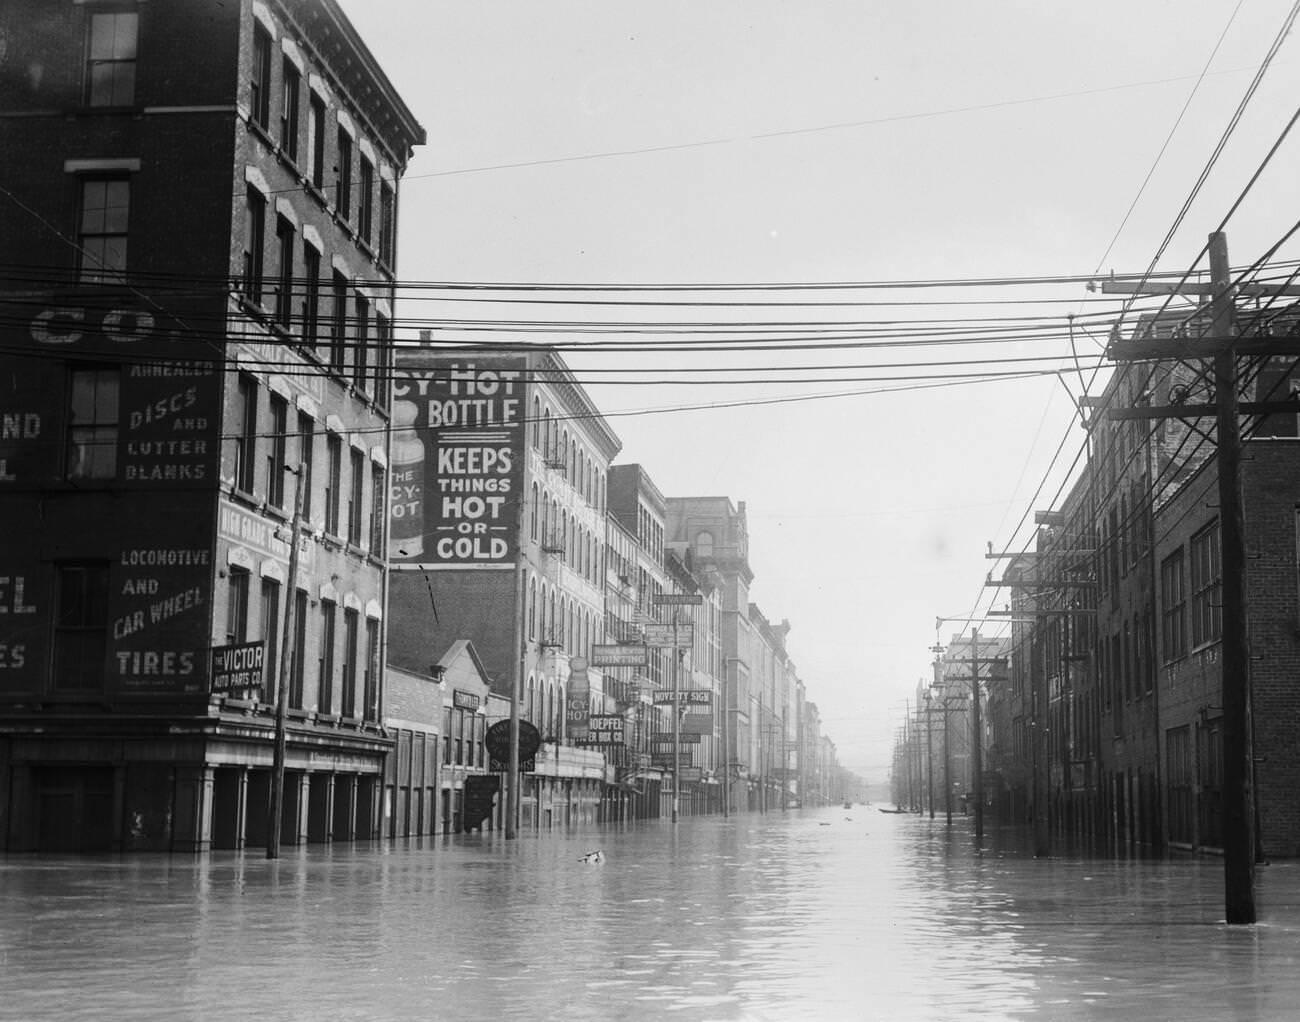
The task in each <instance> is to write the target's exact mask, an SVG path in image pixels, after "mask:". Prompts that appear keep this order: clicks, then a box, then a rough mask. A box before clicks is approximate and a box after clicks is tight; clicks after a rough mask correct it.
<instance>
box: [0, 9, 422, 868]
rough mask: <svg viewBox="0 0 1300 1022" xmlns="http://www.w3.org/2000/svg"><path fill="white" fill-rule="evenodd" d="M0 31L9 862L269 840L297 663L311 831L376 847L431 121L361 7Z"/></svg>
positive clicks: (129, 18)
mask: <svg viewBox="0 0 1300 1022" xmlns="http://www.w3.org/2000/svg"><path fill="white" fill-rule="evenodd" d="M3 20H4V28H5V34H6V36H7V53H8V59H7V60H6V61H5V62H4V63H3V65H2V66H0V123H3V125H4V145H3V148H2V149H0V181H3V187H0V316H2V317H3V318H2V319H0V334H2V335H3V350H4V354H3V355H2V356H0V365H2V366H3V369H4V372H3V373H2V374H0V408H2V409H3V430H2V432H0V495H2V497H3V499H0V579H2V580H3V581H0V594H2V595H0V600H3V605H2V606H0V610H3V611H4V613H3V615H0V848H6V849H9V850H15V851H17V850H28V849H49V850H104V849H113V850H135V849H141V850H146V849H147V850H161V851H201V850H205V849H209V848H239V847H242V846H244V845H246V844H258V843H262V842H264V841H266V840H267V836H268V834H267V816H268V809H267V806H268V793H269V789H270V778H271V764H272V744H273V743H272V736H273V731H274V729H273V713H272V705H271V704H272V703H273V702H274V692H275V688H276V683H277V680H278V679H279V678H280V677H281V676H282V674H283V678H284V681H285V686H286V695H287V700H288V707H289V724H288V753H287V785H286V794H285V801H284V814H283V817H282V819H281V820H280V821H277V823H278V825H279V826H280V827H281V832H282V837H283V839H284V841H286V842H287V843H290V844H292V843H296V842H300V841H327V840H349V839H352V838H371V837H374V836H376V835H377V834H378V829H379V820H380V805H379V793H380V778H381V770H382V766H383V761H384V757H385V755H386V754H387V752H388V750H389V749H390V748H391V746H392V743H391V741H390V739H389V738H388V737H387V736H386V735H385V734H384V732H383V730H382V727H381V720H382V706H381V685H380V676H379V666H380V664H381V663H382V662H383V658H382V652H381V642H382V635H383V627H384V618H385V613H384V602H385V592H384V578H385V571H384V553H385V551H384V536H385V518H386V515H385V508H386V493H387V490H388V481H387V479H388V460H389V459H388V454H387V449H386V443H385V434H386V430H387V426H388V407H387V382H388V377H389V364H388V357H389V336H388V334H389V324H390V323H391V322H392V318H393V290H394V289H393V281H394V275H395V272H396V236H397V235H396V231H397V194H398V182H399V180H400V178H401V176H402V174H403V172H404V170H405V168H406V165H407V161H408V159H409V158H410V155H411V151H412V147H414V146H416V145H420V144H422V143H423V142H424V131H423V129H422V128H421V127H420V125H419V124H418V123H417V122H416V120H415V119H414V117H413V116H412V114H411V112H410V111H409V110H408V109H407V108H406V106H405V104H404V103H403V102H402V100H401V98H400V97H399V96H398V95H397V94H396V92H395V91H394V90H393V87H392V85H391V84H390V82H389V81H388V79H387V78H386V77H385V76H384V73H383V71H382V69H381V68H380V67H379V66H378V64H377V63H376V62H375V60H374V58H373V57H372V56H371V54H370V52H369V51H368V50H367V49H366V46H365V44H364V43H363V42H362V40H361V39H360V38H359V37H358V35H357V34H356V32H355V31H354V29H353V28H352V26H351V24H350V23H349V22H348V20H347V18H346V17H345V16H344V15H343V13H342V11H341V9H340V7H339V5H338V4H337V3H336V2H334V0H295V2H288V0H265V2H261V0H258V2H250V3H229V4H224V5H223V4H213V3H208V2H199V0H171V2H167V3H149V2H139V3H135V2H130V0H121V2H112V3H107V2H105V3H99V2H89V3H62V4H52V3H48V2H46V0H11V2H10V3H8V4H7V5H6V9H5V13H4V18H3ZM299 465H301V466H302V471H301V473H300V474H298V475H296V476H295V475H293V474H291V472H290V470H292V469H296V468H297V467H298V466H299ZM299 484H301V508H302V514H303V518H304V519H305V521H306V523H307V525H306V530H305V532H304V535H303V536H302V538H301V542H300V543H299V547H298V549H299V554H300V558H299V562H298V566H297V572H298V573H297V577H296V578H291V577H290V576H291V568H290V548H291V546H292V543H291V540H290V531H291V522H292V518H293V512H294V506H295V501H296V499H297V495H298V492H299ZM286 610H292V612H293V629H292V631H291V632H290V633H289V634H287V635H286V634H284V632H283V622H284V620H285V617H286ZM214 647H216V648H224V649H225V650H226V651H227V652H226V653H225V654H222V655H221V656H220V658H216V657H214V654H213V650H214ZM282 668H285V670H283V671H282Z"/></svg>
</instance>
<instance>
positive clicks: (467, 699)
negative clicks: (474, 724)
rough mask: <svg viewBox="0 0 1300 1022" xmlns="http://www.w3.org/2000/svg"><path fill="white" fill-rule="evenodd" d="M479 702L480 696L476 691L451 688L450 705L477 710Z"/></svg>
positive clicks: (459, 708)
mask: <svg viewBox="0 0 1300 1022" xmlns="http://www.w3.org/2000/svg"><path fill="white" fill-rule="evenodd" d="M481 702H482V697H481V696H479V694H478V693H477V692H464V691H462V690H461V689H458V688H454V689H452V690H451V705H452V706H454V707H456V709H458V710H477V709H478V708H479V704H480V703H481Z"/></svg>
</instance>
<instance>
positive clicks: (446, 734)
mask: <svg viewBox="0 0 1300 1022" xmlns="http://www.w3.org/2000/svg"><path fill="white" fill-rule="evenodd" d="M442 764H443V766H450V765H451V707H450V706H446V707H444V708H443V711H442Z"/></svg>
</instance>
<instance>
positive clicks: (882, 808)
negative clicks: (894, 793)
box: [876, 806, 907, 813]
mask: <svg viewBox="0 0 1300 1022" xmlns="http://www.w3.org/2000/svg"><path fill="white" fill-rule="evenodd" d="M876 808H877V809H879V810H880V811H881V812H882V813H905V812H907V810H906V809H899V808H898V807H894V808H893V809H886V808H885V807H884V806H876Z"/></svg>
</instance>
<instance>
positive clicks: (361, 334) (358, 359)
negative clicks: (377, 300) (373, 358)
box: [352, 294, 370, 390]
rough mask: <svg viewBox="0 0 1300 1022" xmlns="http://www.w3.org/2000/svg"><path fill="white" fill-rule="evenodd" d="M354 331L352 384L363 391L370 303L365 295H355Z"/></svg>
mask: <svg viewBox="0 0 1300 1022" xmlns="http://www.w3.org/2000/svg"><path fill="white" fill-rule="evenodd" d="M356 308H357V320H356V329H355V330H354V331H353V335H352V382H353V383H354V384H355V385H356V388H357V390H365V389H366V384H367V383H368V382H369V381H368V380H367V379H366V356H367V354H368V352H369V345H370V302H369V300H368V299H367V298H366V296H365V295H362V294H358V295H357V306H356Z"/></svg>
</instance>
